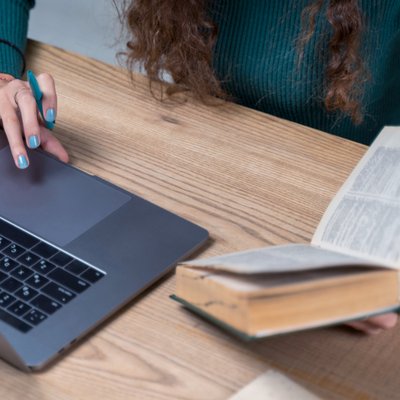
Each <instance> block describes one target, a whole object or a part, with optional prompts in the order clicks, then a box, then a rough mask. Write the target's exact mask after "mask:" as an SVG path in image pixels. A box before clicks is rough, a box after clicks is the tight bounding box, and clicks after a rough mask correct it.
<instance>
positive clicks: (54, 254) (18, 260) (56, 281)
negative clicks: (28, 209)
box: [0, 219, 104, 333]
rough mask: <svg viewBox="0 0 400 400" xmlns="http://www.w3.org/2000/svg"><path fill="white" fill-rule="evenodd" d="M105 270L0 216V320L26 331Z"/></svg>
mask: <svg viewBox="0 0 400 400" xmlns="http://www.w3.org/2000/svg"><path fill="white" fill-rule="evenodd" d="M103 276H104V273H103V272H101V271H98V270H97V269H94V268H92V267H90V266H88V265H86V264H85V263H83V262H81V261H79V260H77V259H74V258H73V257H71V256H69V255H68V254H66V253H64V252H62V251H59V250H58V249H57V248H55V247H53V246H51V245H49V244H47V243H45V242H42V241H40V240H39V239H37V238H36V237H34V236H32V235H30V234H28V233H26V232H25V231H23V230H21V229H18V228H16V227H15V226H14V225H11V224H9V223H7V222H6V221H4V220H2V219H0V320H2V321H4V322H5V323H7V324H9V325H11V326H12V327H14V328H16V329H18V330H19V331H21V332H24V333H25V332H28V331H30V330H31V329H32V328H33V327H35V326H37V325H38V324H40V323H41V322H42V321H44V320H45V319H46V318H48V316H49V315H51V314H54V313H55V312H56V311H58V310H59V309H60V308H61V307H62V306H63V305H65V304H67V303H69V302H70V301H71V300H72V299H74V298H75V297H76V296H78V295H79V294H80V293H82V292H84V291H85V290H86V289H88V288H89V287H90V286H91V285H93V284H94V283H96V282H97V281H98V280H99V279H101V278H102V277H103Z"/></svg>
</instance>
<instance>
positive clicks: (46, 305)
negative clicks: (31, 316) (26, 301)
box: [31, 294, 61, 314]
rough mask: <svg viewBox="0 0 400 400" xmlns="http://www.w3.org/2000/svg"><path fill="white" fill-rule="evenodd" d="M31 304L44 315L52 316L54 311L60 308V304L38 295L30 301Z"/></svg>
mask: <svg viewBox="0 0 400 400" xmlns="http://www.w3.org/2000/svg"><path fill="white" fill-rule="evenodd" d="M31 304H32V305H33V306H34V307H36V308H39V309H40V310H42V311H44V312H45V313H46V314H53V313H54V312H55V311H57V310H58V309H60V308H61V305H60V304H58V303H57V302H56V301H54V300H52V299H50V298H48V297H47V296H45V295H43V294H39V296H36V297H35V298H34V299H33V300H32V301H31Z"/></svg>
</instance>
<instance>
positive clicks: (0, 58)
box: [0, 0, 35, 77]
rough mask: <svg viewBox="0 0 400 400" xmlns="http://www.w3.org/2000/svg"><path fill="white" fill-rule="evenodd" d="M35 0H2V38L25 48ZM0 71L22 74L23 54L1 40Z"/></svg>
mask: <svg viewBox="0 0 400 400" xmlns="http://www.w3.org/2000/svg"><path fill="white" fill-rule="evenodd" d="M34 2H35V1H34V0H0V39H3V40H7V41H8V42H11V43H13V44H14V45H16V46H17V47H18V48H19V49H20V50H21V51H24V50H25V46H26V36H27V31H28V17H29V10H30V9H31V8H32V7H33V5H34ZM0 72H4V73H7V74H11V75H14V76H16V77H20V76H21V72H22V59H21V55H20V54H19V53H18V52H17V51H16V50H15V49H13V48H12V47H10V46H8V45H7V44H4V43H1V42H0Z"/></svg>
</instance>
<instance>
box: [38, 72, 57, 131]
mask: <svg viewBox="0 0 400 400" xmlns="http://www.w3.org/2000/svg"><path fill="white" fill-rule="evenodd" d="M37 81H38V83H39V86H40V89H41V90H42V92H43V99H42V104H43V115H44V118H45V120H46V122H47V124H46V126H47V128H49V129H52V128H53V126H54V123H55V121H56V114H57V94H56V85H55V83H54V79H53V77H52V76H51V75H49V74H46V73H44V74H40V75H38V77H37Z"/></svg>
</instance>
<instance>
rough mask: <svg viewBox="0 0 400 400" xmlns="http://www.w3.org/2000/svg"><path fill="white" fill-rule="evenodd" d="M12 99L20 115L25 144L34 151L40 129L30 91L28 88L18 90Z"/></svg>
mask: <svg viewBox="0 0 400 400" xmlns="http://www.w3.org/2000/svg"><path fill="white" fill-rule="evenodd" d="M14 99H15V102H16V103H17V105H18V107H19V110H20V113H21V119H22V124H23V127H24V134H25V139H26V143H27V145H28V147H30V148H31V149H36V148H37V147H39V145H40V128H39V121H38V115H37V106H36V101H35V99H34V97H33V95H32V91H31V90H30V88H29V87H25V88H23V89H19V90H18V92H16V94H15V96H14Z"/></svg>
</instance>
